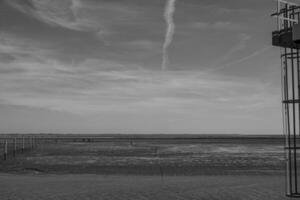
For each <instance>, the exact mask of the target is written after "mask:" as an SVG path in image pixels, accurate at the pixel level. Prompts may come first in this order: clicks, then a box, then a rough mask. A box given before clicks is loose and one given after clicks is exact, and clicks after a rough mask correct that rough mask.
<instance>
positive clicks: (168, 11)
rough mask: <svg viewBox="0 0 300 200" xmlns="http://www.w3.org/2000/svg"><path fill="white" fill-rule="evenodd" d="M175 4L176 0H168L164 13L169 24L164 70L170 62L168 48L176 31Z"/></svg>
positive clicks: (163, 62) (164, 53)
mask: <svg viewBox="0 0 300 200" xmlns="http://www.w3.org/2000/svg"><path fill="white" fill-rule="evenodd" d="M175 4H176V0H167V4H166V8H165V13H164V16H165V21H166V24H167V31H166V36H165V43H164V46H163V58H162V64H161V69H162V70H167V69H168V64H169V56H168V48H169V46H170V44H171V43H172V40H173V36H174V31H175V24H174V19H173V15H174V12H175Z"/></svg>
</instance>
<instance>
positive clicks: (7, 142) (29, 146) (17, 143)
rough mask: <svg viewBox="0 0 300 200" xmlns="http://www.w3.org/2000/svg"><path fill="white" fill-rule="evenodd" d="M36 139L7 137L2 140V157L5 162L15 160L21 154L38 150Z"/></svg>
mask: <svg viewBox="0 0 300 200" xmlns="http://www.w3.org/2000/svg"><path fill="white" fill-rule="evenodd" d="M37 144H38V139H37V138H36V137H5V138H0V156H1V155H2V159H3V160H8V159H10V158H14V157H16V156H17V155H19V154H22V153H25V152H28V151H32V150H33V149H35V148H37Z"/></svg>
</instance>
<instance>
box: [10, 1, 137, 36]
mask: <svg viewBox="0 0 300 200" xmlns="http://www.w3.org/2000/svg"><path fill="white" fill-rule="evenodd" d="M6 2H7V3H8V4H9V5H11V6H12V7H14V8H16V9H18V10H19V11H21V12H23V13H25V14H28V15H30V16H32V17H34V18H36V19H37V20H39V21H42V22H44V23H47V24H49V25H51V26H59V27H63V28H67V29H71V30H76V31H87V32H98V33H101V30H102V29H107V28H108V27H107V25H108V24H107V23H106V22H107V20H108V19H107V16H110V19H109V20H110V21H111V22H113V21H122V20H124V19H125V18H128V17H129V18H132V17H134V16H136V11H135V10H133V9H131V8H129V7H128V6H125V5H124V6H122V5H114V4H111V3H109V2H101V4H99V3H95V2H92V1H81V0H45V1H40V0H7V1H6Z"/></svg>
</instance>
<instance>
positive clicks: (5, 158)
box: [4, 140, 7, 160]
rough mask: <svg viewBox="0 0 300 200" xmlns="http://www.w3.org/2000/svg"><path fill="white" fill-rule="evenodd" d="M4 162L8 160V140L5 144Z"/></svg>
mask: <svg viewBox="0 0 300 200" xmlns="http://www.w3.org/2000/svg"><path fill="white" fill-rule="evenodd" d="M4 160H7V140H5V142H4Z"/></svg>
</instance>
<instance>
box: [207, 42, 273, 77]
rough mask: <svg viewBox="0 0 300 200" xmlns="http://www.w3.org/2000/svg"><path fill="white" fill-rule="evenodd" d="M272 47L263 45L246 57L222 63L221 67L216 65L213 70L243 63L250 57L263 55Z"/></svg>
mask: <svg viewBox="0 0 300 200" xmlns="http://www.w3.org/2000/svg"><path fill="white" fill-rule="evenodd" d="M271 48H272V46H266V47H263V48H261V49H258V50H256V51H254V52H252V53H251V54H249V55H247V56H245V57H242V58H239V59H236V60H234V61H232V62H230V63H227V64H225V65H222V66H219V67H215V68H214V69H212V71H216V70H221V69H225V68H228V67H231V66H234V65H237V64H240V63H243V62H245V61H247V60H249V59H252V58H255V57H256V56H259V55H261V54H262V53H264V52H266V51H268V50H270V49H271Z"/></svg>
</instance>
